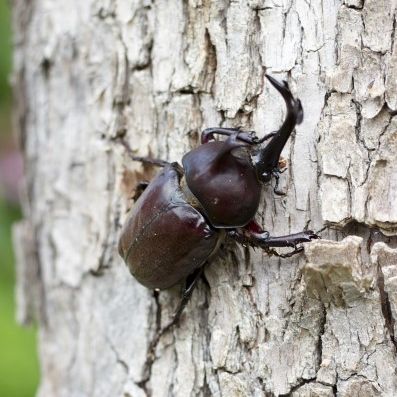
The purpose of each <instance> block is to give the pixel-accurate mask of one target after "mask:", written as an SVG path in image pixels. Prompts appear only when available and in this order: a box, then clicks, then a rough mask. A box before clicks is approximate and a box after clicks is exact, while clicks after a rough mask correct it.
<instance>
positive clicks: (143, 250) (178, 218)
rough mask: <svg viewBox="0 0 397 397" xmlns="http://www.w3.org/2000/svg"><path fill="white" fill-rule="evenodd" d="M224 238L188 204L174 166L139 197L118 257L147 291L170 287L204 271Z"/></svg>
mask: <svg viewBox="0 0 397 397" xmlns="http://www.w3.org/2000/svg"><path fill="white" fill-rule="evenodd" d="M218 238H219V233H218V232H216V231H215V230H214V229H212V228H211V227H210V226H209V225H208V224H207V222H206V220H205V219H204V217H203V216H202V215H201V214H200V213H199V212H198V211H197V210H196V209H194V208H193V207H192V206H191V205H189V204H188V203H187V202H186V200H185V197H184V195H183V193H182V191H181V189H180V186H179V175H178V172H177V170H176V168H175V167H174V166H173V165H170V166H166V167H165V168H164V169H163V171H162V172H161V173H160V174H159V175H158V176H157V177H156V178H155V179H154V180H153V181H152V182H151V183H150V185H149V186H148V187H147V188H146V190H145V192H144V193H143V194H142V196H141V197H140V198H139V200H138V201H137V203H136V204H135V206H134V208H133V209H132V211H131V213H130V214H129V216H128V219H127V222H126V224H125V226H124V229H123V231H122V234H121V237H120V242H119V252H120V255H121V256H122V257H123V259H124V260H125V262H126V264H127V265H128V267H129V269H130V271H131V273H132V275H133V276H134V277H135V278H136V279H137V280H138V281H139V282H140V283H141V284H143V285H145V286H146V287H148V288H160V289H164V288H169V287H171V286H172V285H174V284H176V283H177V282H178V281H180V280H182V279H184V278H186V277H187V276H188V275H189V274H191V273H192V272H193V271H194V270H195V269H196V268H198V267H200V266H201V265H202V264H203V263H204V262H205V261H206V259H207V258H208V257H209V256H210V255H211V253H212V252H213V251H214V250H215V248H216V245H217V241H218Z"/></svg>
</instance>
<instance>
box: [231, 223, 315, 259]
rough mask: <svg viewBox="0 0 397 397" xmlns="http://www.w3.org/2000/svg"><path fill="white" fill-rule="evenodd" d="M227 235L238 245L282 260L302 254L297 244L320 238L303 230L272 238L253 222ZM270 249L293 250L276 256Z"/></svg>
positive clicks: (301, 248) (311, 232) (309, 231)
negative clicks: (255, 248) (290, 248)
mask: <svg viewBox="0 0 397 397" xmlns="http://www.w3.org/2000/svg"><path fill="white" fill-rule="evenodd" d="M227 234H228V236H229V237H231V238H233V239H234V240H236V241H237V242H239V243H240V244H246V245H250V246H251V247H258V248H262V249H264V250H265V251H267V252H268V253H270V254H273V255H277V256H280V257H282V258H289V257H290V256H292V255H295V254H297V253H299V252H302V251H303V247H301V246H298V244H301V243H307V242H310V241H311V240H314V239H318V238H320V237H319V236H318V235H317V234H315V233H314V232H313V231H311V230H304V231H303V232H300V233H294V234H289V235H286V236H279V237H272V236H270V235H269V232H266V231H264V230H262V228H261V227H260V226H259V225H258V224H257V223H256V222H255V221H251V222H250V223H249V224H248V225H247V226H245V227H244V228H242V229H233V230H230V231H228V233H227ZM272 247H292V248H294V249H293V250H292V251H291V252H288V253H286V254H278V253H277V252H276V251H274V250H272V249H271V248H272Z"/></svg>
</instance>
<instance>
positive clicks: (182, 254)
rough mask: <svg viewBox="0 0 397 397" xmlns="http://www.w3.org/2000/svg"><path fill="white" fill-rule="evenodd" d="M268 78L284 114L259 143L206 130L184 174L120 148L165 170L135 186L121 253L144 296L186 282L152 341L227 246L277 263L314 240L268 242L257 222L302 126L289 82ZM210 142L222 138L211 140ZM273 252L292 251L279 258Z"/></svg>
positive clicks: (293, 237) (233, 132)
mask: <svg viewBox="0 0 397 397" xmlns="http://www.w3.org/2000/svg"><path fill="white" fill-rule="evenodd" d="M266 77H267V78H268V80H269V81H270V83H271V84H272V85H273V86H274V87H275V88H276V89H277V91H278V92H279V93H280V94H281V95H282V97H283V98H284V101H285V104H286V107H287V113H286V118H285V120H284V122H283V124H282V126H281V128H280V129H279V130H278V131H276V132H273V133H270V134H268V135H266V136H264V137H263V138H258V137H257V136H256V135H255V132H254V131H241V130H240V129H236V128H208V129H205V130H204V131H203V132H202V134H201V145H200V146H199V147H197V148H196V149H193V150H191V151H190V152H188V153H186V154H185V155H184V157H183V159H182V166H181V165H179V164H178V163H175V162H174V163H168V162H166V161H163V160H156V159H150V158H145V157H137V156H133V154H132V151H131V149H130V147H129V146H128V144H127V143H126V142H125V141H122V143H123V144H124V146H125V147H126V148H127V150H128V152H129V153H130V155H131V157H132V158H133V159H134V160H137V161H141V162H144V163H149V164H153V165H156V166H160V167H162V168H163V169H162V171H161V172H160V173H159V174H158V175H157V176H156V177H155V178H154V179H153V180H152V181H151V182H150V183H141V184H140V185H139V188H138V191H140V193H141V194H140V197H139V198H138V199H137V201H136V203H135V205H134V207H133V208H132V210H131V211H130V213H129V215H128V218H127V220H126V223H125V225H124V228H123V230H122V232H121V237H120V241H119V253H120V255H121V257H122V258H123V259H124V261H125V263H126V264H127V266H128V267H129V269H130V272H131V274H132V275H133V276H134V277H135V278H136V279H137V280H138V281H139V282H140V283H141V284H143V285H144V286H146V287H147V288H152V289H166V288H170V287H172V286H173V285H175V284H177V283H179V282H181V281H182V280H186V286H185V289H184V291H183V295H182V299H181V301H180V303H179V306H178V308H177V310H176V312H175V314H174V316H173V318H172V320H171V321H170V322H169V324H168V325H167V326H166V327H164V328H163V329H162V330H160V332H159V334H158V336H157V339H156V341H158V338H159V337H160V336H161V334H163V333H164V332H165V331H166V330H168V329H169V328H170V327H171V326H173V325H174V324H175V323H176V322H177V321H178V319H179V317H180V315H181V313H182V310H183V308H184V307H185V306H186V304H187V302H188V300H189V298H190V296H191V294H192V292H193V290H194V288H195V286H196V285H197V281H198V280H199V278H200V276H201V274H202V272H203V268H204V264H205V263H206V262H207V261H208V260H209V259H210V258H211V257H213V255H214V254H215V253H216V252H217V250H218V248H219V246H220V244H221V242H222V241H224V239H225V238H231V239H233V240H235V241H237V242H238V243H240V244H243V245H248V246H251V247H259V248H262V249H264V250H265V251H267V252H269V253H272V254H276V255H278V256H281V257H290V256H292V255H294V254H297V253H299V252H301V251H302V250H303V247H302V246H301V245H300V244H301V243H304V242H309V241H311V240H312V239H316V238H318V236H317V235H316V234H315V233H314V232H312V231H310V230H305V231H302V232H300V233H295V234H290V235H286V236H280V237H273V236H271V235H270V233H269V232H268V231H265V230H263V228H262V227H261V226H260V225H259V224H258V223H257V222H256V221H255V219H254V218H255V215H256V213H257V211H258V207H259V202H260V197H261V191H262V185H263V184H264V183H267V182H269V181H270V180H271V178H272V177H274V178H275V179H276V183H275V188H274V192H275V193H276V194H280V192H279V191H278V180H279V178H280V173H281V171H282V170H281V169H280V168H282V167H280V165H279V162H280V155H281V151H282V149H283V148H284V146H285V144H286V142H287V140H288V138H289V137H290V135H291V133H292V131H293V130H294V128H295V125H296V124H300V123H301V122H302V120H303V109H302V105H301V102H300V100H299V99H295V98H294V97H293V96H292V94H291V91H290V89H289V87H288V84H287V82H285V81H283V82H282V83H280V82H279V81H277V80H276V79H274V78H272V77H271V76H268V75H267V76H266ZM215 135H223V136H226V137H227V138H226V139H225V140H215V138H214V136H215ZM274 247H292V248H293V250H292V251H290V252H289V253H287V254H278V253H276V251H274V250H273V249H272V248H274Z"/></svg>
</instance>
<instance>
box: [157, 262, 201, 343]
mask: <svg viewBox="0 0 397 397" xmlns="http://www.w3.org/2000/svg"><path fill="white" fill-rule="evenodd" d="M203 270H204V266H201V267H200V268H198V269H196V270H195V271H194V272H193V273H192V274H191V275H190V276H189V277H188V278H187V279H186V284H185V288H184V289H183V292H182V297H181V300H180V301H179V304H178V306H177V308H176V310H175V313H174V314H173V316H172V320H171V321H170V322H169V323H168V324H167V325H166V326H165V327H164V328H162V329H161V330H160V332H159V333H160V336H161V335H162V334H164V333H165V332H167V331H168V330H169V329H170V328H171V327H173V326H174V325H176V324H178V322H179V319H180V318H181V314H182V312H183V309H184V308H185V307H186V305H187V304H188V303H189V300H190V298H191V297H192V293H193V291H194V289H195V288H196V287H197V284H198V281H199V280H200V277H201V275H202V274H203Z"/></svg>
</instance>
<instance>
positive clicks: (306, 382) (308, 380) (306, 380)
mask: <svg viewBox="0 0 397 397" xmlns="http://www.w3.org/2000/svg"><path fill="white" fill-rule="evenodd" d="M315 382H316V378H315V377H314V378H310V379H300V381H299V383H298V384H297V385H296V386H294V387H292V388H291V390H290V391H289V392H288V393H286V394H279V395H278V397H289V396H290V395H291V394H292V393H293V392H295V391H297V390H298V389H300V388H301V387H302V386H304V385H307V384H308V383H315Z"/></svg>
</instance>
